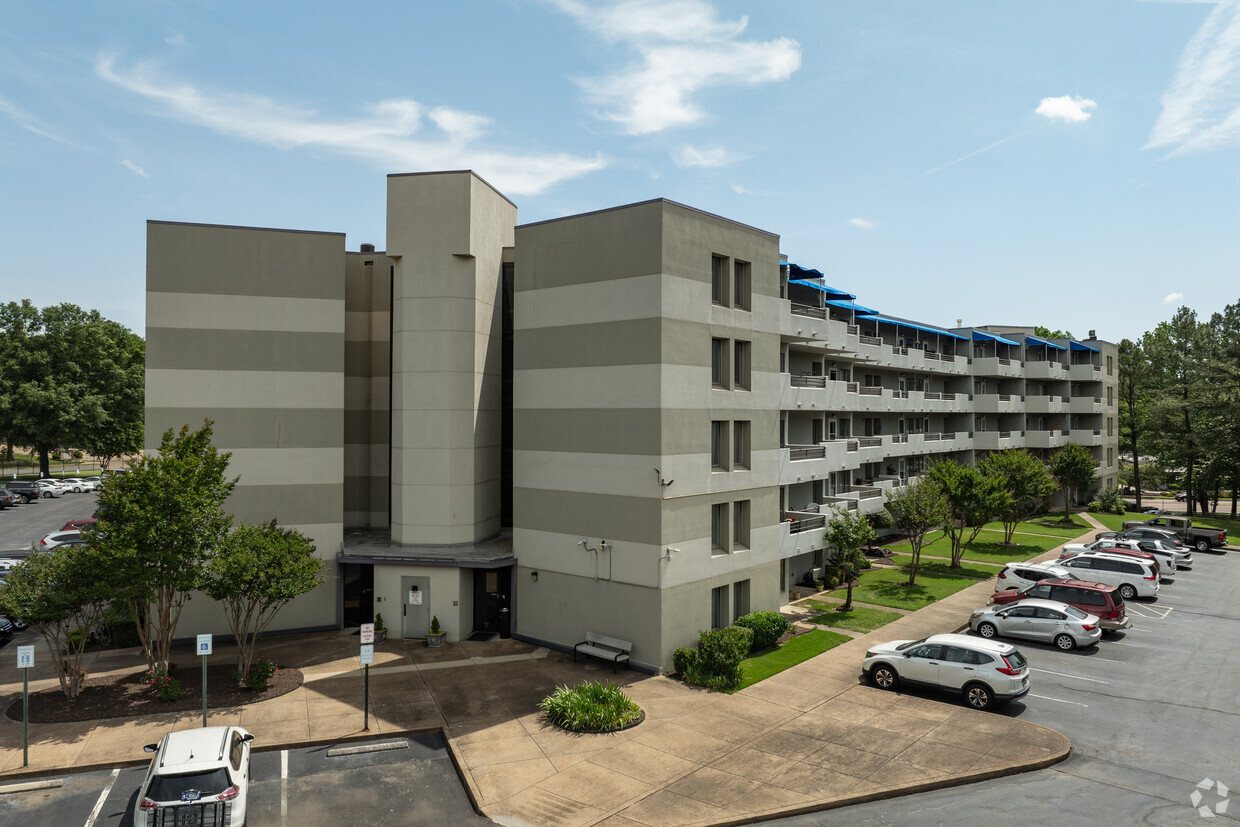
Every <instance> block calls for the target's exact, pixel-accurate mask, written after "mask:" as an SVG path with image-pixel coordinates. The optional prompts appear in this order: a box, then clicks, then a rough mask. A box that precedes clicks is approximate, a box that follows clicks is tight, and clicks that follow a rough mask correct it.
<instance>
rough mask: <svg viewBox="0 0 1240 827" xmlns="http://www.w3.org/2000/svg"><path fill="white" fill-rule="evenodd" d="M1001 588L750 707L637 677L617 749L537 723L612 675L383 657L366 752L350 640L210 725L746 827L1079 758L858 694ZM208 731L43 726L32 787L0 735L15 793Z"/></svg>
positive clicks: (127, 666)
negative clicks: (437, 737) (415, 743)
mask: <svg viewBox="0 0 1240 827" xmlns="http://www.w3.org/2000/svg"><path fill="white" fill-rule="evenodd" d="M1099 528H1101V527H1099ZM1092 534H1093V530H1091V531H1090V532H1089V533H1088V534H1087V535H1085V536H1086V537H1092ZM1078 539H1080V538H1078ZM1053 556H1057V552H1048V553H1047V554H1045V555H1042V556H1041V557H1040V558H1039V559H1045V558H1048V557H1053ZM992 589H993V581H983V582H981V583H978V584H976V585H973V586H970V587H968V588H966V589H963V590H962V591H960V592H957V593H956V594H954V595H952V596H950V597H947V598H945V599H943V600H940V601H938V602H937V603H934V604H932V605H930V606H927V607H926V608H924V609H921V610H918V611H916V612H914V613H912V614H909V615H906V616H904V617H902V618H900V619H899V620H896V621H894V622H892V623H890V624H888V625H887V626H884V627H882V628H881V629H878V630H877V631H874V632H870V633H868V634H865V635H862V636H860V637H857V638H855V639H853V640H851V641H848V642H846V643H844V644H841V645H840V646H838V647H836V648H835V649H832V650H830V651H828V652H825V653H823V654H821V655H819V656H817V657H815V658H813V659H812V660H810V661H807V662H805V663H802V664H799V665H798V666H795V667H793V668H791V669H788V670H786V671H784V672H781V673H780V674H778V675H775V676H773V677H771V678H768V679H767V680H765V681H762V682H761V683H758V684H756V685H754V686H751V687H749V688H748V689H745V690H743V691H741V692H738V693H736V694H734V695H724V694H719V693H713V692H707V691H705V690H700V689H695V688H692V687H688V686H686V685H684V684H682V683H680V682H679V681H675V680H671V679H669V678H664V677H649V676H645V675H640V674H637V673H632V672H629V673H626V672H621V673H620V674H619V675H617V676H616V678H615V680H616V681H617V682H618V683H622V684H625V685H626V686H627V691H628V693H629V695H630V696H631V697H632V698H633V700H634V701H636V702H637V703H638V704H639V705H640V706H641V707H642V708H643V709H644V710H645V711H646V720H645V722H644V723H642V724H641V725H639V726H637V727H635V728H633V729H630V730H627V731H625V732H622V733H618V734H611V735H570V734H568V733H565V732H562V731H560V730H557V729H554V728H550V727H546V726H544V725H543V724H542V723H541V722H540V720H539V713H538V708H537V704H538V702H539V701H540V700H542V698H544V697H545V696H546V695H548V694H549V693H550V692H551V691H552V690H554V689H555V687H556V686H557V685H573V684H576V683H578V682H580V681H582V680H587V679H589V680H599V679H603V680H611V679H612V676H611V669H610V668H609V667H608V666H606V665H603V664H601V663H599V662H597V661H590V662H578V663H576V664H574V663H572V662H571V657H570V656H569V655H565V654H563V653H560V652H549V651H548V650H546V649H542V648H538V647H535V646H532V645H530V644H525V643H522V642H520V641H515V640H506V641H495V642H493V643H455V644H448V645H446V646H445V647H444V648H442V649H428V648H426V647H425V644H424V643H423V642H422V641H409V642H407V643H406V642H405V641H399V640H389V641H387V642H386V643H383V644H380V645H379V646H377V647H376V652H375V665H374V666H373V667H371V671H370V696H371V703H370V729H371V731H370V732H369V733H363V732H362V731H361V729H362V679H361V671H360V670H359V669H358V668H357V650H358V638H357V637H356V635H348V634H345V633H342V632H321V633H314V634H305V635H293V636H289V637H284V638H274V639H272V640H271V641H270V642H265V643H264V644H263V645H262V650H263V654H264V655H265V656H267V657H269V658H271V659H273V660H275V661H277V662H278V663H280V664H281V665H283V666H295V667H298V668H300V669H302V670H303V672H304V675H305V683H304V684H303V686H301V687H300V688H298V689H297V690H295V691H293V692H291V693H289V694H288V695H285V696H283V697H280V698H275V699H272V700H269V701H265V702H262V703H257V704H252V705H248V706H242V707H231V708H225V709H218V710H210V712H209V714H208V723H210V724H213V725H214V724H239V725H240V726H243V727H245V728H247V729H249V730H250V731H251V732H254V733H255V735H256V739H255V748H256V749H264V750H265V749H276V748H284V747H296V746H304V745H308V744H314V743H321V742H325V741H338V740H347V739H349V738H363V737H376V736H380V737H382V736H389V737H390V736H394V735H397V734H406V733H409V732H424V731H427V730H434V729H442V730H443V731H444V733H445V735H446V736H447V740H448V745H449V749H450V750H451V752H452V755H453V757H454V759H455V760H456V762H457V765H458V767H459V768H460V771H461V777H462V779H463V781H464V783H465V785H466V788H467V790H468V791H469V793H470V795H471V797H472V798H473V799H474V801H475V802H476V804H477V806H478V807H479V809H480V810H481V811H482V812H483V813H484V814H485V815H487V816H488V817H490V818H492V819H495V820H497V821H500V822H501V823H506V824H548V825H550V824H554V825H587V824H604V825H609V827H622V825H648V826H649V827H656V826H657V825H697V824H702V825H705V824H730V823H740V822H745V821H749V820H753V819H765V818H773V817H776V816H780V815H791V814H795V813H800V812H809V811H814V810H821V809H825V808H829V807H837V806H843V805H846V804H852V803H859V802H862V801H870V800H874V799H879V798H886V797H890V796H895V795H904V794H907V793H912V792H918V791H921V790H925V789H933V788H939V787H944V786H952V785H957V784H964V783H970V782H974V781H980V780H984V779H987V778H993V777H997V776H1002V775H1010V774H1014V773H1019V772H1025V771H1028V770H1032V769H1037V768H1041V767H1045V766H1049V765H1050V764H1053V763H1055V762H1057V761H1060V760H1062V759H1063V758H1065V757H1066V756H1067V755H1068V752H1069V749H1070V745H1069V742H1068V739H1067V738H1066V737H1064V736H1063V735H1060V734H1059V733H1057V732H1054V731H1052V730H1049V729H1046V728H1044V727H1041V726H1038V725H1036V724H1032V723H1029V722H1026V721H1022V720H1019V719H1015V718H1012V717H1009V715H1008V714H1006V713H1004V712H1003V711H1002V710H1000V711H999V712H998V713H994V712H978V711H976V710H973V709H970V708H968V707H965V706H962V705H961V704H960V703H958V702H956V701H955V700H953V699H952V698H950V697H948V696H946V695H943V696H936V695H934V694H932V693H924V694H921V695H905V694H901V693H891V692H883V691H880V690H877V689H873V688H871V687H869V686H868V685H866V684H865V683H864V682H863V681H861V680H860V679H859V678H860V664H861V660H862V658H863V657H864V653H865V650H866V648H867V647H868V646H870V645H871V644H873V643H876V642H882V641H887V640H893V639H899V638H913V639H915V638H921V637H925V636H927V635H930V634H935V633H939V632H950V631H955V630H957V629H959V628H961V626H962V625H963V623H964V622H965V621H966V620H967V618H968V613H969V611H970V610H972V609H974V608H976V607H978V606H981V605H985V603H986V602H987V599H988V598H989V596H990V594H991V592H992ZM40 654H43V657H42V660H43V661H44V662H46V659H47V658H46V655H45V654H44V653H43V651H42V648H40V649H38V650H36V657H38V655H40ZM213 657H221V658H226V657H228V651H227V650H226V649H224V647H220V651H219V652H218V653H217V655H215V656H213ZM142 665H143V663H142V656H141V652H140V650H136V649H129V650H122V651H107V652H100V653H99V654H98V655H97V656H96V657H95V658H94V659H93V661H92V663H91V664H89V665H87V666H86V667H85V668H86V670H87V672H89V673H91V674H100V673H105V672H109V671H114V670H120V671H133V670H136V669H138V668H140V667H141V666H142ZM0 674H2V675H3V677H4V678H5V680H6V682H5V683H4V684H0V701H2V702H3V703H4V704H5V707H6V708H7V705H8V704H9V703H11V702H12V701H13V700H14V699H17V700H20V697H21V680H20V675H19V674H18V673H17V672H16V670H13V669H12V668H11V666H10V667H7V668H5V669H4V671H3V673H0ZM31 677H32V679H35V678H37V680H32V681H31V689H32V691H33V690H35V689H41V688H44V687H46V686H51V685H53V684H54V683H55V678H54V676H51V675H50V674H48V673H40V674H39V675H33V674H32V675H31ZM14 678H16V681H14ZM191 691H192V690H191ZM201 721H202V713H201V712H197V713H179V714H169V715H155V716H146V717H141V718H116V719H108V720H103V721H98V722H83V723H64V724H31V725H30V742H31V746H30V761H31V767H30V768H29V769H28V770H22V769H20V767H21V758H22V752H21V738H22V725H21V722H20V721H13V720H10V719H8V718H7V717H4V718H0V784H3V783H6V782H11V781H15V780H18V779H19V778H21V777H23V776H30V775H49V774H52V773H60V772H68V771H71V770H81V769H86V768H90V767H103V766H107V767H111V766H115V765H116V764H118V763H124V762H130V763H145V761H146V756H145V755H144V753H143V752H142V745H143V744H147V743H151V742H154V741H158V740H159V738H161V737H162V736H163V734H164V733H165V732H167V731H168V730H170V729H187V728H193V727H196V726H200V725H201Z"/></svg>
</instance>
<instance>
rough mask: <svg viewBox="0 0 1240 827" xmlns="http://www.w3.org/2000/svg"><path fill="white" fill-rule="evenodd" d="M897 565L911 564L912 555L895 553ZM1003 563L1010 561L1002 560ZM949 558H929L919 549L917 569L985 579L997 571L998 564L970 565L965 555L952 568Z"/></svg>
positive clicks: (924, 551) (893, 558) (923, 550)
mask: <svg viewBox="0 0 1240 827" xmlns="http://www.w3.org/2000/svg"><path fill="white" fill-rule="evenodd" d="M891 559H892V561H894V562H895V564H896V565H897V566H901V567H906V566H911V565H912V564H913V555H911V554H897V555H896V556H894V557H892V558H891ZM1003 562H1004V563H1007V562H1010V561H1008V560H1004V561H1003ZM951 565H952V564H951V561H949V560H930V559H928V558H927V557H926V550H925V549H922V550H921V566H920V567H919V568H918V571H933V572H941V573H942V574H963V575H964V576H966V577H976V578H977V579H978V580H985V579H986V578H987V577H994V576H995V575H996V574H998V573H999V566H998V565H994V566H987V565H984V564H982V563H973V564H972V565H970V562H969V559H968V558H967V557H966V558H965V559H963V560H961V565H960V568H958V569H953V568H952V567H951Z"/></svg>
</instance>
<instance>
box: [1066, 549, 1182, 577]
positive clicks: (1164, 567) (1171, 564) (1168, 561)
mask: <svg viewBox="0 0 1240 827" xmlns="http://www.w3.org/2000/svg"><path fill="white" fill-rule="evenodd" d="M1079 554H1120V555H1127V556H1129V557H1137V558H1139V559H1142V560H1153V561H1155V562H1157V563H1158V566H1157V570H1158V573H1159V575H1160V576H1161V575H1163V574H1166V575H1168V576H1170V575H1173V574H1175V569H1176V556H1175V553H1174V552H1170V551H1165V550H1163V549H1158V548H1153V547H1151V548H1149V549H1145V548H1142V547H1141V541H1140V540H1098V541H1096V542H1093V543H1090V544H1089V545H1087V546H1080V545H1075V544H1073V543H1069V544H1067V545H1065V546H1064V547H1063V550H1062V551H1061V552H1059V559H1060V561H1063V560H1067V559H1068V558H1069V557H1076V556H1077V555H1079Z"/></svg>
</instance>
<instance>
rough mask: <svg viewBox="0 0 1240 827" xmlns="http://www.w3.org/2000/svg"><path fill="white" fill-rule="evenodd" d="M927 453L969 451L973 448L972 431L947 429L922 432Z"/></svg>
mask: <svg viewBox="0 0 1240 827" xmlns="http://www.w3.org/2000/svg"><path fill="white" fill-rule="evenodd" d="M922 440H924V444H925V449H926V453H927V454H931V453H934V454H944V453H948V452H951V451H968V450H971V449H972V448H973V432H972V431H956V432H952V431H947V432H943V433H928V434H922Z"/></svg>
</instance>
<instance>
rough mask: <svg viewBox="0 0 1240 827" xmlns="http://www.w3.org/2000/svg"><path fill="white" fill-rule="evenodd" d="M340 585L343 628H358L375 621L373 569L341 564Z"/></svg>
mask: <svg viewBox="0 0 1240 827" xmlns="http://www.w3.org/2000/svg"><path fill="white" fill-rule="evenodd" d="M340 583H341V588H342V590H343V592H344V595H343V598H344V611H343V612H342V613H341V614H342V620H343V621H344V625H345V626H360V625H362V624H363V623H370V622H371V621H373V620H374V619H375V567H374V566H369V565H362V564H361V563H341V565H340Z"/></svg>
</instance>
